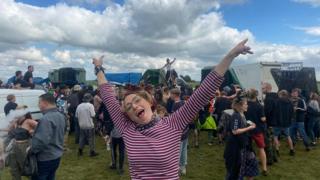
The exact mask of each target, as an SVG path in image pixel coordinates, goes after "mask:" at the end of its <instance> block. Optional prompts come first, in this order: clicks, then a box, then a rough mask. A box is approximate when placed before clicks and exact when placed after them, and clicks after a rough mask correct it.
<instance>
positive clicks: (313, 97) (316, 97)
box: [310, 92, 319, 101]
mask: <svg viewBox="0 0 320 180" xmlns="http://www.w3.org/2000/svg"><path fill="white" fill-rule="evenodd" d="M310 100H316V101H318V100H319V95H318V94H317V93H314V92H313V93H311V95H310Z"/></svg>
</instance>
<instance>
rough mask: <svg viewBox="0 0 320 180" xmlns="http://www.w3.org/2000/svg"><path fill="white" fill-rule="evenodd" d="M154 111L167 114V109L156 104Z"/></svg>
mask: <svg viewBox="0 0 320 180" xmlns="http://www.w3.org/2000/svg"><path fill="white" fill-rule="evenodd" d="M156 111H157V113H158V114H159V113H160V112H163V113H164V114H165V115H168V112H167V109H166V108H165V107H163V106H161V105H157V108H156Z"/></svg>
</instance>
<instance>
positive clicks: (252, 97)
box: [247, 89, 259, 100]
mask: <svg viewBox="0 0 320 180" xmlns="http://www.w3.org/2000/svg"><path fill="white" fill-rule="evenodd" d="M258 95H259V91H258V90H256V89H250V90H249V91H248V94H247V96H248V99H250V100H256V99H257V97H258Z"/></svg>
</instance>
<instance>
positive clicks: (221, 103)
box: [214, 97, 232, 121]
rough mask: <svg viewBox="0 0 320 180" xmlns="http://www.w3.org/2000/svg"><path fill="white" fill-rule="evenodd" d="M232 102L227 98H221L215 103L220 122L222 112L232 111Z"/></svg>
mask: <svg viewBox="0 0 320 180" xmlns="http://www.w3.org/2000/svg"><path fill="white" fill-rule="evenodd" d="M231 104H232V103H231V101H230V100H229V99H228V98H226V97H219V98H217V100H216V101H215V103H214V107H215V114H217V115H218V121H220V118H221V115H222V112H223V111H224V110H226V109H231Z"/></svg>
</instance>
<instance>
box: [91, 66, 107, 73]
mask: <svg viewBox="0 0 320 180" xmlns="http://www.w3.org/2000/svg"><path fill="white" fill-rule="evenodd" d="M104 70H105V69H104V67H102V66H96V67H95V68H94V71H95V74H96V75H97V74H98V73H99V72H100V71H102V72H103V74H104Z"/></svg>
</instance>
